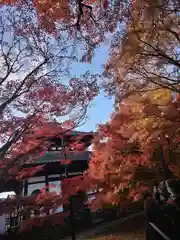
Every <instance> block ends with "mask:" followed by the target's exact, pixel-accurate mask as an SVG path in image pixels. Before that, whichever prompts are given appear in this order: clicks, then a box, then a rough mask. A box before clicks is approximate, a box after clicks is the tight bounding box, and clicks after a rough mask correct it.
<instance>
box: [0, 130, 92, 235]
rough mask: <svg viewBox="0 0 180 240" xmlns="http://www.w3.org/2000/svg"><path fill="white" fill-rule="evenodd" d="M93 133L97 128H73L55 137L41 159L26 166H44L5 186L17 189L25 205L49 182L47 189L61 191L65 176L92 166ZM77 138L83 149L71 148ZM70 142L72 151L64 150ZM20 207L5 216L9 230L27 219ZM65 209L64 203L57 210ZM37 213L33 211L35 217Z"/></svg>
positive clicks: (81, 172) (13, 189)
mask: <svg viewBox="0 0 180 240" xmlns="http://www.w3.org/2000/svg"><path fill="white" fill-rule="evenodd" d="M93 137H94V133H93V132H79V131H71V132H67V133H66V134H65V135H63V136H60V137H56V138H53V139H51V142H52V144H51V146H50V147H49V149H48V151H47V152H46V153H45V154H43V155H42V156H41V157H40V158H39V159H38V160H37V161H35V162H33V163H31V164H26V165H25V166H24V167H25V168H28V167H35V166H41V165H43V166H44V167H43V168H42V170H41V171H39V172H37V173H36V174H35V175H34V176H33V177H30V178H28V179H25V180H24V181H22V182H17V181H13V180H12V181H10V182H9V183H8V184H7V185H6V187H5V188H4V189H5V190H6V191H14V192H15V193H16V196H18V197H19V198H21V199H22V201H21V202H22V205H23V202H24V199H26V197H27V198H28V197H29V196H36V195H37V194H38V193H39V192H40V190H41V189H42V188H44V187H46V186H48V188H47V191H50V192H51V191H53V192H57V193H60V192H61V181H62V180H63V179H64V178H71V177H73V176H79V175H82V174H83V172H84V171H85V170H86V169H87V168H88V162H89V160H90V158H91V151H89V150H88V148H89V147H90V146H91V144H92V140H93ZM75 142H76V143H78V144H81V145H83V146H84V149H83V151H76V150H74V149H73V147H72V148H71V145H72V146H73V143H75ZM67 146H70V147H68V151H63V149H64V148H65V147H67ZM67 161H70V164H67ZM51 186H53V187H51ZM93 194H94V193H90V192H89V197H90V198H92V196H93ZM82 202H83V200H82ZM7 205H8V204H7ZM18 211H19V210H17V209H16V210H14V211H13V212H12V213H11V214H9V215H6V216H5V218H6V221H5V227H4V229H5V231H7V230H8V229H9V228H13V227H15V226H16V225H17V224H19V222H21V221H22V220H23V217H19V216H18ZM62 211H64V206H61V207H59V208H58V209H57V212H62ZM34 214H35V213H34V212H33V211H32V213H31V215H32V217H33V215H34ZM2 221H4V220H2ZM1 228H2V226H1Z"/></svg>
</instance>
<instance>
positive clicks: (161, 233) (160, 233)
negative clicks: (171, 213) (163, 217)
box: [149, 222, 172, 240]
mask: <svg viewBox="0 0 180 240" xmlns="http://www.w3.org/2000/svg"><path fill="white" fill-rule="evenodd" d="M149 224H150V225H151V227H152V228H153V229H154V230H155V231H156V232H157V233H158V234H159V235H160V236H161V237H163V238H164V240H172V239H171V238H169V237H168V236H167V235H166V234H164V233H163V232H162V231H161V230H160V229H159V228H158V227H157V226H156V225H155V224H154V223H152V222H149Z"/></svg>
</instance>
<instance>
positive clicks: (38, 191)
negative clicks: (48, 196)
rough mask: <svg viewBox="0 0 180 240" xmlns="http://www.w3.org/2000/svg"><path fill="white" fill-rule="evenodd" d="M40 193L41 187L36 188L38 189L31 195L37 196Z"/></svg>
mask: <svg viewBox="0 0 180 240" xmlns="http://www.w3.org/2000/svg"><path fill="white" fill-rule="evenodd" d="M39 193H40V190H39V189H36V190H34V191H32V193H31V196H36V195H38V194H39Z"/></svg>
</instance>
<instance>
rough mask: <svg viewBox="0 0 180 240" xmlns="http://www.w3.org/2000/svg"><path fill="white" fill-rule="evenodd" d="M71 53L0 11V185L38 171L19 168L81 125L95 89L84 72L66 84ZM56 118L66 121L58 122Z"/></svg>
mask: <svg viewBox="0 0 180 240" xmlns="http://www.w3.org/2000/svg"><path fill="white" fill-rule="evenodd" d="M25 26H26V27H25ZM73 47H74V46H73V45H72V44H71V43H70V42H68V41H67V39H65V37H64V38H63V39H55V38H54V37H53V36H50V35H48V34H47V33H46V32H44V31H43V30H42V29H41V28H39V26H38V25H37V24H35V23H34V24H32V22H29V23H28V22H27V19H26V18H24V12H23V11H21V9H16V8H1V9H0V59H1V62H0V65H1V70H0V95H1V96H0V123H1V127H0V140H1V145H0V166H1V169H0V177H1V181H3V180H4V179H7V178H8V176H9V177H13V178H17V179H21V178H24V177H27V176H28V175H31V176H32V175H33V174H35V172H36V171H38V170H40V168H39V167H37V168H35V169H29V170H28V171H27V169H22V167H23V165H24V164H25V163H27V162H33V161H35V160H36V159H37V158H38V157H39V155H40V153H42V154H43V153H44V152H45V151H46V150H47V149H48V146H49V144H50V142H49V139H50V138H52V137H54V136H57V135H58V136H59V135H63V134H64V133H65V132H67V131H69V130H71V129H73V128H75V127H77V126H78V125H79V124H81V123H82V121H83V120H84V118H85V116H86V110H87V107H88V105H89V102H90V101H91V100H92V99H93V98H94V97H95V96H96V95H97V93H98V86H97V84H96V76H92V75H90V74H89V73H88V72H87V73H85V74H84V75H82V76H81V77H80V78H69V76H70V73H69V69H68V66H69V65H70V63H71V61H72V60H73V59H74V58H75V56H74V55H73V54H72V52H71V50H72V49H73ZM61 117H66V119H67V120H64V121H61V120H60V122H58V119H59V118H61ZM21 170H22V171H21Z"/></svg>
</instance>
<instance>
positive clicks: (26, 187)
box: [24, 179, 28, 196]
mask: <svg viewBox="0 0 180 240" xmlns="http://www.w3.org/2000/svg"><path fill="white" fill-rule="evenodd" d="M27 194H28V179H25V181H24V196H27Z"/></svg>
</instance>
